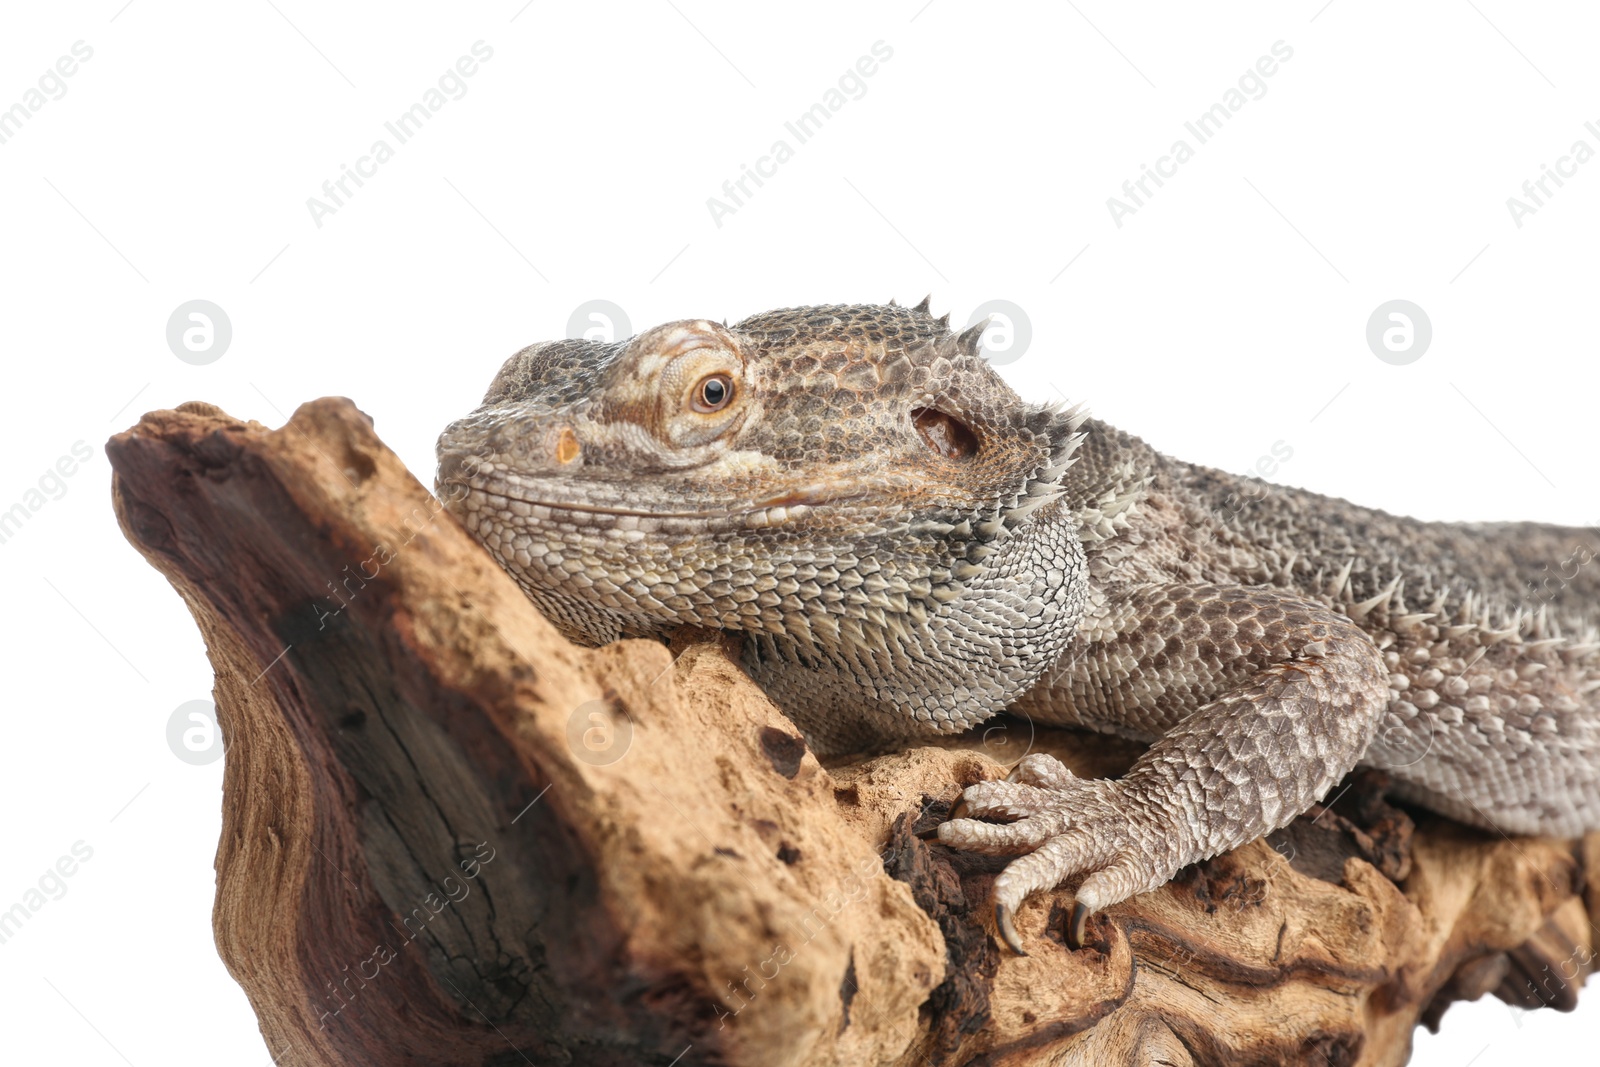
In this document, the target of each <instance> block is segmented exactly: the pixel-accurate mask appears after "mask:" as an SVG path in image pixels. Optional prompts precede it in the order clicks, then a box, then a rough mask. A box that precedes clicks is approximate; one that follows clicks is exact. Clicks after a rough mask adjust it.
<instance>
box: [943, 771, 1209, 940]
mask: <svg viewBox="0 0 1600 1067" xmlns="http://www.w3.org/2000/svg"><path fill="white" fill-rule="evenodd" d="M962 800H964V801H965V803H966V808H967V812H968V813H970V814H971V815H973V816H975V817H974V818H958V819H952V820H951V821H949V822H946V823H944V824H943V825H941V826H940V827H939V840H940V841H942V842H943V843H944V844H946V845H949V846H950V847H952V848H959V849H965V850H967V851H971V852H982V853H986V854H989V855H1005V854H1012V853H1019V852H1025V853H1027V855H1024V856H1021V857H1020V858H1018V859H1016V860H1014V861H1012V862H1011V863H1010V864H1009V865H1008V866H1007V867H1006V869H1005V870H1004V871H1003V872H1001V874H1000V876H999V877H998V878H996V879H995V883H994V898H995V905H994V906H995V924H996V926H997V927H998V928H999V931H1000V936H1001V938H1002V939H1003V940H1004V941H1005V943H1006V944H1007V945H1008V946H1010V948H1011V950H1012V951H1013V952H1015V953H1017V954H1018V955H1021V956H1026V955H1027V952H1026V951H1024V950H1023V948H1022V941H1021V939H1020V938H1019V937H1018V936H1017V932H1016V926H1015V923H1014V921H1013V915H1014V914H1015V912H1016V909H1017V908H1018V907H1020V906H1021V904H1022V902H1023V901H1024V900H1026V899H1027V898H1028V897H1029V896H1030V895H1031V894H1033V893H1036V892H1038V891H1040V890H1042V889H1051V888H1053V887H1055V886H1056V885H1058V884H1060V883H1061V882H1063V881H1065V880H1066V879H1068V878H1071V877H1073V876H1074V875H1080V874H1081V875H1083V876H1084V878H1083V881H1082V883H1081V884H1080V885H1079V886H1078V892H1077V901H1076V903H1075V905H1074V907H1073V909H1072V918H1071V921H1070V923H1069V924H1068V928H1067V943H1068V945H1069V946H1070V947H1072V948H1074V949H1077V948H1081V947H1082V946H1083V937H1084V928H1085V926H1086V924H1087V923H1088V920H1089V916H1090V915H1092V914H1093V913H1095V912H1096V911H1099V910H1100V909H1101V908H1105V907H1109V906H1110V905H1112V904H1116V903H1118V902H1119V901H1122V900H1126V899H1127V898H1129V897H1131V896H1133V895H1135V894H1137V893H1142V892H1145V891H1146V890H1150V889H1154V888H1156V887H1157V886H1160V885H1162V884H1163V883H1165V882H1166V881H1167V880H1168V879H1169V878H1171V877H1172V875H1173V874H1174V873H1175V872H1176V871H1177V869H1178V868H1179V867H1180V866H1182V864H1181V863H1178V862H1174V860H1176V859H1177V858H1178V849H1179V846H1178V841H1179V840H1181V837H1180V833H1179V829H1178V827H1177V826H1175V825H1173V820H1172V819H1171V817H1170V816H1167V817H1165V818H1163V817H1162V816H1163V813H1162V812H1161V811H1160V810H1159V809H1152V808H1151V807H1150V806H1147V805H1144V804H1141V803H1139V801H1138V799H1137V798H1136V797H1135V796H1134V795H1133V794H1132V793H1131V792H1130V791H1129V790H1128V788H1127V787H1126V786H1125V785H1124V783H1122V782H1118V781H1111V780H1107V779H1098V778H1079V777H1077V776H1076V775H1074V774H1073V773H1072V772H1071V771H1070V770H1068V769H1067V768H1066V767H1065V766H1064V765H1062V763H1061V762H1060V761H1059V760H1057V759H1056V758H1055V757H1053V756H1047V755H1044V754H1042V753H1035V754H1033V755H1029V756H1025V757H1023V759H1022V761H1021V762H1020V763H1018V764H1017V766H1016V768H1015V769H1014V770H1013V771H1012V773H1011V775H1010V776H1009V777H1008V778H1006V779H1005V780H1003V781H993V782H979V783H978V784H977V785H973V786H969V787H967V789H966V790H965V791H964V792H963V794H962ZM985 818H990V819H1004V820H1009V821H1005V822H986V821H982V820H983V819H985ZM1182 836H1183V837H1186V836H1187V835H1182Z"/></svg>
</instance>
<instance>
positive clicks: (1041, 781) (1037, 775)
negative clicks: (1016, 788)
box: [1006, 752, 1080, 789]
mask: <svg viewBox="0 0 1600 1067" xmlns="http://www.w3.org/2000/svg"><path fill="white" fill-rule="evenodd" d="M1079 780H1080V779H1079V778H1078V777H1077V776H1076V775H1074V774H1073V773H1072V772H1071V771H1069V770H1068V769H1067V765H1066V764H1064V763H1062V762H1061V761H1060V760H1058V759H1056V758H1055V757H1054V756H1051V755H1048V754H1046V753H1043V752H1030V753H1029V754H1028V755H1026V756H1023V757H1022V758H1021V759H1020V760H1018V761H1017V765H1016V766H1015V767H1013V768H1011V773H1010V774H1008V775H1006V781H1008V782H1014V783H1016V784H1019V785H1032V786H1038V787H1039V788H1040V789H1069V788H1071V787H1072V784H1073V783H1074V782H1077V781H1079Z"/></svg>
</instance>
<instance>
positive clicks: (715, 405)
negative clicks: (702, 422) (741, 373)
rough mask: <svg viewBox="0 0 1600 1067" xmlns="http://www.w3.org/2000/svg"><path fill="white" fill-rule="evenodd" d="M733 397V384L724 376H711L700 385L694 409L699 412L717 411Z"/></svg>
mask: <svg viewBox="0 0 1600 1067" xmlns="http://www.w3.org/2000/svg"><path fill="white" fill-rule="evenodd" d="M732 396H733V383H732V381H730V380H729V379H728V376H727V375H725V374H713V375H712V376H711V377H709V378H707V379H705V380H704V381H703V382H701V383H700V388H699V390H698V395H697V396H696V397H695V399H696V401H697V403H696V404H695V407H696V408H697V409H698V410H700V411H719V410H721V409H722V408H723V407H725V406H727V403H728V400H729V398H731V397H732Z"/></svg>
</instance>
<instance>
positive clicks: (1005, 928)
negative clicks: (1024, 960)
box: [994, 901, 1028, 956]
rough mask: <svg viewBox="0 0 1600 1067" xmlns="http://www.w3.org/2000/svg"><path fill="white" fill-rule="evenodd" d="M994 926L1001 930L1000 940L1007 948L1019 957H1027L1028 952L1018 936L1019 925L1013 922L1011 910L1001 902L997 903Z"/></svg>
mask: <svg viewBox="0 0 1600 1067" xmlns="http://www.w3.org/2000/svg"><path fill="white" fill-rule="evenodd" d="M994 924H995V926H997V927H999V929H1000V940H1002V941H1004V942H1005V943H1006V947H1007V948H1009V949H1010V950H1011V951H1012V952H1015V953H1016V954H1017V955H1019V956H1026V955H1027V954H1028V952H1027V950H1026V949H1024V948H1023V947H1022V938H1020V937H1018V936H1017V924H1016V923H1015V922H1013V921H1012V917H1011V908H1010V907H1009V906H1007V905H1006V904H1004V903H1003V902H1001V901H995V905H994Z"/></svg>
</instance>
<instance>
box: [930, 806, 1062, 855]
mask: <svg viewBox="0 0 1600 1067" xmlns="http://www.w3.org/2000/svg"><path fill="white" fill-rule="evenodd" d="M1065 828H1066V815H1065V813H1063V812H1059V811H1046V812H1042V813H1040V814H1038V815H1030V816H1028V817H1027V818H1025V819H1021V820H1018V821H1017V822H1002V823H994V822H983V821H981V820H979V819H952V820H951V821H949V822H947V823H941V824H940V826H939V840H940V841H942V842H943V843H944V844H946V845H949V846H950V847H951V848H959V849H962V850H964V851H967V852H980V853H983V854H984V855H989V856H993V855H1006V854H1009V853H1014V852H1028V851H1031V850H1033V849H1036V848H1038V847H1039V846H1040V845H1042V844H1044V843H1045V842H1046V841H1049V840H1051V839H1052V838H1054V837H1058V836H1059V835H1060V834H1061V831H1062V830H1064V829H1065Z"/></svg>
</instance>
